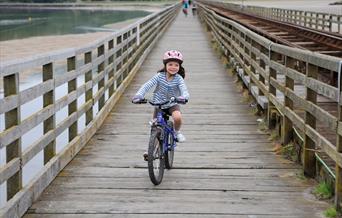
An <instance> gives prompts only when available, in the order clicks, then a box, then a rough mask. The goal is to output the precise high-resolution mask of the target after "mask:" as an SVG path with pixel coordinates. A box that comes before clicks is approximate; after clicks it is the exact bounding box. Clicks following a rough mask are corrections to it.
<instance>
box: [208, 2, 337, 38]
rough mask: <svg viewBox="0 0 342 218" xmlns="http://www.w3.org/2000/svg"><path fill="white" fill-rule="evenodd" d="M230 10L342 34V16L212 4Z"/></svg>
mask: <svg viewBox="0 0 342 218" xmlns="http://www.w3.org/2000/svg"><path fill="white" fill-rule="evenodd" d="M211 4H215V5H218V6H221V7H224V8H227V9H229V10H233V11H238V12H242V13H247V14H253V15H257V16H260V17H264V18H267V19H273V20H278V21H283V22H288V23H293V24H296V25H300V26H304V27H309V28H312V29H317V30H324V31H327V32H336V33H342V15H338V14H329V13H321V12H313V11H300V10H293V9H281V8H267V7H259V6H251V5H238V4H232V3H222V2H211Z"/></svg>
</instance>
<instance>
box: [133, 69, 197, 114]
mask: <svg viewBox="0 0 342 218" xmlns="http://www.w3.org/2000/svg"><path fill="white" fill-rule="evenodd" d="M152 87H156V88H155V89H154V91H153V102H156V103H162V102H165V101H168V100H170V98H171V97H178V96H183V97H184V98H185V99H189V97H190V96H189V92H188V89H187V87H186V85H185V82H184V79H183V77H182V76H180V75H179V74H176V75H175V76H174V77H173V79H172V80H171V81H167V78H166V73H165V72H159V73H157V74H156V75H155V76H153V77H152V78H151V79H150V80H149V81H147V82H146V83H145V84H144V85H142V87H141V88H140V89H139V90H138V92H137V93H136V95H140V96H142V97H144V96H145V94H146V93H147V92H148V91H149V90H150V89H151V88H152ZM175 104H177V103H172V104H166V105H163V106H162V108H163V109H166V108H169V107H172V106H173V105H175Z"/></svg>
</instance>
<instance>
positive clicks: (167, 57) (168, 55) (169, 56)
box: [163, 50, 183, 64]
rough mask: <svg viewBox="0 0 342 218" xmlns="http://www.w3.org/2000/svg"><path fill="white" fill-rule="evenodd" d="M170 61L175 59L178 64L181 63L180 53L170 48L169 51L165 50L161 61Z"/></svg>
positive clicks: (181, 56)
mask: <svg viewBox="0 0 342 218" xmlns="http://www.w3.org/2000/svg"><path fill="white" fill-rule="evenodd" d="M170 61H177V62H178V63H179V64H182V63H183V55H182V53H180V52H179V51H176V50H170V51H167V52H165V54H164V58H163V63H164V64H166V63H167V62H170Z"/></svg>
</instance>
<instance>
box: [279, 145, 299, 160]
mask: <svg viewBox="0 0 342 218" xmlns="http://www.w3.org/2000/svg"><path fill="white" fill-rule="evenodd" d="M280 153H281V154H282V155H283V156H284V157H285V158H287V159H289V160H292V161H294V162H296V161H297V160H298V157H297V152H296V148H295V145H294V144H293V143H289V144H287V145H285V146H282V147H281V151H280Z"/></svg>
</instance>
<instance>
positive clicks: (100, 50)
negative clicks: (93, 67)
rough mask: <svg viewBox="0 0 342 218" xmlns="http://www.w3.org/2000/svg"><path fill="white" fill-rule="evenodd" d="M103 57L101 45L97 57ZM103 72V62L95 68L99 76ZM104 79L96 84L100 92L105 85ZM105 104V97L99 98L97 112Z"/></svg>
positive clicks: (102, 46)
mask: <svg viewBox="0 0 342 218" xmlns="http://www.w3.org/2000/svg"><path fill="white" fill-rule="evenodd" d="M102 55H104V45H101V46H99V47H98V48H97V57H100V56H102ZM103 71H104V61H103V62H101V63H100V64H99V66H98V67H97V73H98V74H100V73H101V72H103ZM104 78H105V77H103V78H102V79H101V80H100V81H99V82H98V90H101V88H104V84H105V79H104ZM104 104H105V95H104V93H103V95H102V96H101V97H100V98H99V111H100V110H101V109H102V108H103V106H104Z"/></svg>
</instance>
